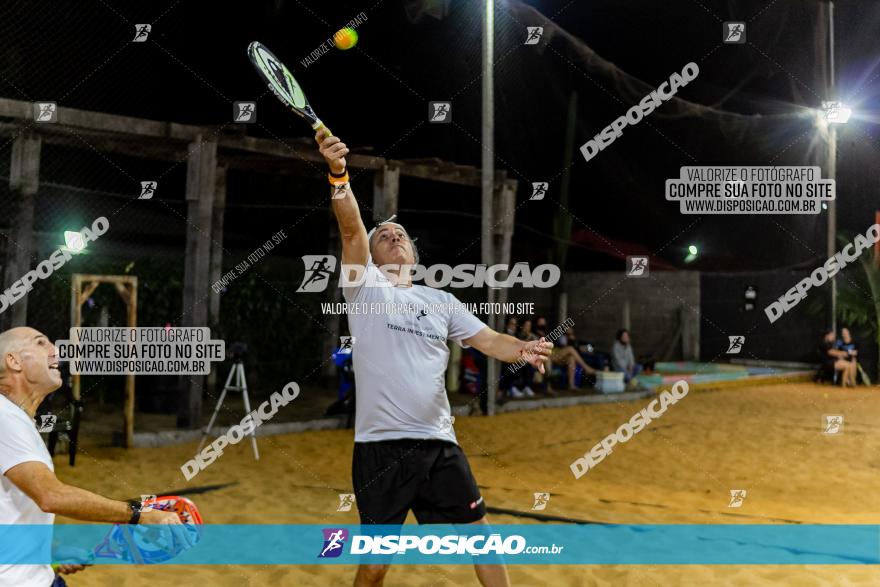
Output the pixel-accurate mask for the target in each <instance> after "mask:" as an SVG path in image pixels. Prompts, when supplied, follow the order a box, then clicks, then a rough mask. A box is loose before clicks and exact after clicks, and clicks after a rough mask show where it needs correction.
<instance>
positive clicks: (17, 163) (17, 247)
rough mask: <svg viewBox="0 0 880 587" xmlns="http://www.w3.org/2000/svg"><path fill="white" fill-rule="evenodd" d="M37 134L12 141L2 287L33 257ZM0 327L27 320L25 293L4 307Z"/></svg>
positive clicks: (22, 271) (26, 267)
mask: <svg viewBox="0 0 880 587" xmlns="http://www.w3.org/2000/svg"><path fill="white" fill-rule="evenodd" d="M41 144H42V143H41V140H40V137H38V136H32V135H20V136H19V137H18V138H16V139H15V142H13V143H12V157H11V160H10V164H9V190H10V192H12V203H13V206H12V210H11V211H10V218H11V222H10V229H9V233H10V235H9V237H8V239H7V245H6V274H5V275H4V283H5V284H6V285H5V287H9V286H10V285H12V283H13V282H14V281H17V280H18V279H21V278H22V277H23V276H24V274H25V273H27V272H28V271H29V270H30V266H31V258H32V257H33V246H34V244H33V226H34V196H35V195H36V193H37V190H38V189H39V184H40V148H41ZM6 312H8V315H7V316H6V317H4V321H3V325H4V327H3V328H0V330H5V329H6V328H12V327H14V326H25V325H26V324H27V295H25V296H24V297H22V298H21V299H19V300H17V301H16V302H15V304H13V305H12V306H11V307H10V308H8V309H7V310H6Z"/></svg>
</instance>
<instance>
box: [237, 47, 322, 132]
mask: <svg viewBox="0 0 880 587" xmlns="http://www.w3.org/2000/svg"><path fill="white" fill-rule="evenodd" d="M247 52H248V57H249V58H250V60H251V63H253V64H254V67H255V68H256V70H257V75H259V76H260V77H261V78H262V79H263V81H264V82H266V84H267V85H268V86H269V89H270V90H272V93H273V94H275V96H276V97H277V98H278V99H279V100H281V103H282V104H284V105H285V106H287V107H288V108H290V109H291V110H293V111H294V112H296V113H297V114H298V115H300V116H301V117H302V118H304V119H305V121H306V122H308V123H309V124H310V125H311V127H312V128H313V129H314V130H316V131H317V130H320V129H322V128H323V129H325V130H326V131H327V133H328V136H331V135H332V133H330V129H328V128H327V127H326V126H324V123H323V122H321V119H320V118H318V115H317V114H315V111H314V110H313V109H312V106H311V105H310V104H309V100H308V98H306V95H305V93H303V91H302V88H301V87H300V85H299V83H298V82H297V81H296V78H294V77H293V74H292V73H290V70H289V69H287V66H285V65H284V64H283V63H282V62H281V60H280V59H278V58H277V57H275V55H274V54H273V53H272V52H271V51H269V49H267V48H266V46H265V45H263V44H262V43H259V42H257V41H254V42H253V43H251V44H250V45H248V50H247Z"/></svg>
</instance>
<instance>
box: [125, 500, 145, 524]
mask: <svg viewBox="0 0 880 587" xmlns="http://www.w3.org/2000/svg"><path fill="white" fill-rule="evenodd" d="M128 509H130V510H131V518H130V519H129V520H128V523H129V524H132V525H134V524H138V523H139V522H140V521H141V512H142V511H144V503H143V502H142V501H138V500H136V499H133V500H131V501H130V502H128Z"/></svg>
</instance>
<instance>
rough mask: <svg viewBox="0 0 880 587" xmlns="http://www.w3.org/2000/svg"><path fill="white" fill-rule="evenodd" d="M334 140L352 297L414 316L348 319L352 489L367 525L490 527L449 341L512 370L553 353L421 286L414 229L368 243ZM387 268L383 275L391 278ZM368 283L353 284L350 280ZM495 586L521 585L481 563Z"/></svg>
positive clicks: (334, 175) (368, 576) (336, 203)
mask: <svg viewBox="0 0 880 587" xmlns="http://www.w3.org/2000/svg"><path fill="white" fill-rule="evenodd" d="M328 134H329V133H327V132H326V130H322V131H321V132H319V133H318V135H317V136H316V137H315V140H316V141H317V142H318V144H319V146H320V150H321V153H322V154H323V155H324V158H325V159H326V160H327V164H328V165H329V167H330V175H329V181H330V183H331V186H332V189H331V194H332V196H333V197H332V199H331V202H332V206H333V211H334V213H335V214H336V220H337V222H338V224H339V233H340V236H341V238H342V268H343V269H342V270H343V273H344V274H345V275H344V276H343V278H346V277H348V278H349V280H348V281H347V282H345V283H347V284H349V285H348V286H347V287H345V288H344V289H343V295H344V296H345V299H346V301H348V302H349V303H355V304H358V307H359V308H364V309H371V308H376V309H380V308H385V307H390V306H386V304H390V305H393V307H395V308H412V309H413V311H408V312H394V313H385V312H383V313H378V312H376V313H374V312H372V311H369V312H364V313H361V312H358V313H351V314H349V317H348V324H349V330H350V331H351V334H352V335H353V337H354V341H355V342H354V345H353V350H352V360H353V363H354V372H355V379H356V382H357V412H356V413H357V416H356V419H355V447H354V455H353V459H352V480H353V485H354V491H355V496H356V499H357V505H358V511H359V513H360V518H361V523H362V524H391V525H397V524H402V523H403V522H404V520H405V519H406V516H407V514H408V513H409V511H410V510H412V512H413V513H414V514H415V516H416V519H417V520H418V522H419V523H420V524H486V523H488V522H487V520H486V505H485V503H484V502H483V498H482V496H481V495H480V491H479V489H478V488H477V483H476V480H475V479H474V476H473V474H472V473H471V470H470V466H469V464H468V461H467V458H466V457H465V455H464V453H463V452H462V450H461V448H460V447H459V446H458V443H457V442H456V438H455V432H454V430H453V428H452V425H451V424H452V420H451V418H450V409H449V399H448V398H447V395H446V387H445V374H446V367H447V364H448V362H449V348H448V347H447V340H453V341H456V342H457V343H459V344H461V345H463V346H473V347H474V348H476V349H477V350H479V351H480V352H482V353H484V354H485V355H488V356H490V357H494V358H496V359H498V360H500V361H503V362H505V363H515V362H517V361H518V360H519V359H521V358H524V359H526V360H527V361H528V362H529V363H531V364H532V365H534V367H535V368H537V369H538V370H539V371H541V372H542V373H543V372H544V362H545V361H546V359H547V357H548V356H549V355H550V350H551V349H552V347H553V345H552V343H550V342H548V341H546V340H545V339H543V338H542V339H540V340H535V341H530V342H526V341H521V340H518V339H516V338H514V337H512V336H508V335H506V334H501V333H498V332H495V331H494V330H492V329H491V328H489V327H487V326H486V325H485V324H483V322H481V321H480V320H479V319H477V318H476V317H475V316H474V315H473V314H471V313H470V312H467V311H466V310H464V309H463V308H462V307H456V305H458V306H460V304H458V300H456V298H455V296H453V295H452V294H450V293H447V292H444V291H441V290H438V289H434V288H430V287H424V286H421V285H413V283H412V280H411V275H410V271H409V268H411V267H412V266H414V265H416V264H417V263H418V252H417V250H416V248H415V245H414V244H413V241H412V239H411V238H410V237H409V235H408V234H407V232H406V229H404V227H403V226H401V225H400V224H396V223H393V222H383V223H382V224H380V225H379V226H378V227H377V228H376V229H374V230H373V231H372V232H370V233H369V234H367V230H366V227H365V226H364V223H363V221H362V220H361V215H360V209H359V208H358V204H357V201H356V200H355V198H354V194H353V193H352V191H351V186H350V185H349V182H348V173H347V172H346V170H345V155H346V154H347V153H348V148H347V147H346V146H345V144H344V143H343V142H342V141H340V139H339V138H338V137H334V136H328ZM380 267H381V268H382V270H380V269H379V268H380ZM352 268H354V269H355V271H354V273H360V274H361V275H359V276H357V278H356V279H354V280H352V279H350V278H351V277H352V276H351V275H348V273H349V271H350V270H351V269H352ZM475 568H476V571H477V577H478V578H479V580H480V583H482V584H483V585H484V586H492V587H495V586H505V585H509V580H508V577H507V569H506V568H505V567H504V566H503V565H475ZM387 572H388V565H360V566H359V567H358V572H357V576H356V577H355V585H356V586H362V585H363V586H367V585H381V584H382V583H383V581H384V578H385V574H386V573H387Z"/></svg>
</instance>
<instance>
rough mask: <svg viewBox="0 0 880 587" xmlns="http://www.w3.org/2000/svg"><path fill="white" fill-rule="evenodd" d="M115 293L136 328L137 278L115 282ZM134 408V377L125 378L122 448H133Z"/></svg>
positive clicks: (128, 318)
mask: <svg viewBox="0 0 880 587" xmlns="http://www.w3.org/2000/svg"><path fill="white" fill-rule="evenodd" d="M113 285H115V286H116V291H117V292H119V295H120V296H121V297H122V301H123V302H125V307H126V310H127V312H126V318H127V325H128V327H129V328H136V327H137V277H133V276H132V277H131V278H130V279H129V280H128V283H127V284H126V283H123V282H119V281H116V282H114V284H113ZM134 408H135V390H134V375H131V374H129V375H126V376H125V409H124V410H123V412H122V425H123V430H124V437H123V438H124V440H123V446H124V447H125V448H132V447H133V446H134Z"/></svg>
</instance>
